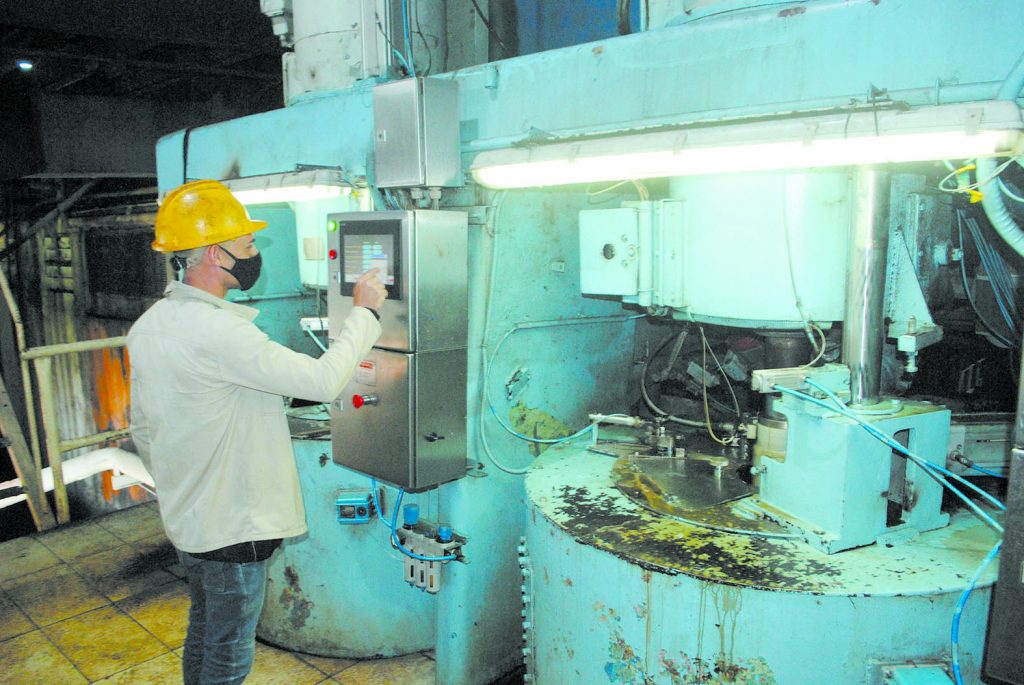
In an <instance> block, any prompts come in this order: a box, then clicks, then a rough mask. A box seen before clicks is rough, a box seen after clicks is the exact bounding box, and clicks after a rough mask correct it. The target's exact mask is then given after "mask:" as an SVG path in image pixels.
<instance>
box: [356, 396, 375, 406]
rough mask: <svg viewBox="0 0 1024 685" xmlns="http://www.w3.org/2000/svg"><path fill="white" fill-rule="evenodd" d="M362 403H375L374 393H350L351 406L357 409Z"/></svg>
mask: <svg viewBox="0 0 1024 685" xmlns="http://www.w3.org/2000/svg"><path fill="white" fill-rule="evenodd" d="M364 404H377V396H376V395H352V406H353V407H355V408H356V409H359V408H360V407H362V406H363V405H364Z"/></svg>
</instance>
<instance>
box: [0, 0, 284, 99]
mask: <svg viewBox="0 0 1024 685" xmlns="http://www.w3.org/2000/svg"><path fill="white" fill-rule="evenodd" d="M280 57H281V47H280V45H279V43H278V40H277V38H276V37H275V36H274V35H273V33H272V31H271V28H270V20H269V19H267V18H266V17H265V16H264V15H263V14H262V13H261V12H260V6H259V1H258V0H160V1H156V0H121V1H115V0H0V60H2V61H0V65H2V66H0V73H2V78H0V89H2V90H10V89H13V88H16V89H17V90H19V91H20V90H21V89H22V88H23V87H26V86H27V87H29V88H31V89H34V90H41V91H44V92H48V93H67V94H75V95H105V96H112V95H119V96H129V97H139V98H147V99H164V98H173V99H178V100H180V99H182V98H184V99H203V98H207V97H210V96H211V95H212V94H214V93H217V92H223V91H228V92H232V91H235V90H237V89H245V90H246V91H247V92H249V93H250V94H251V93H253V91H266V92H267V93H268V97H269V98H271V99H272V102H274V103H279V102H280V93H281V86H280V83H281V76H280V70H281V61H280ZM19 60H29V61H31V62H32V65H33V68H32V69H31V71H27V72H24V71H21V70H20V69H18V67H17V62H18V61H19Z"/></svg>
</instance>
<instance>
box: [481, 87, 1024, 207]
mask: <svg viewBox="0 0 1024 685" xmlns="http://www.w3.org/2000/svg"><path fill="white" fill-rule="evenodd" d="M1022 129H1024V123H1022V118H1021V110H1020V108H1019V107H1018V106H1017V105H1016V104H1015V103H1013V102H994V101H993V102H983V103H971V104H964V105H939V106H934V107H925V108H920V109H915V110H911V111H902V112H901V111H880V112H856V113H848V114H830V115H825V116H818V117H805V118H790V119H776V120H770V121H758V122H752V123H740V124H721V125H718V126H704V127H699V128H688V129H678V130H672V131H658V132H654V133H647V134H630V135H623V136H617V137H606V138H599V139H598V138H595V139H586V140H580V141H576V142H569V143H556V144H552V145H540V146H536V147H531V148H511V149H505V150H493V151H488V152H483V153H481V154H480V155H478V156H477V158H476V159H475V160H474V162H473V166H472V173H473V178H474V179H475V180H476V181H477V183H480V184H481V185H484V186H487V187H489V188H531V187H541V186H552V185H566V184H571V183H589V182H595V181H617V180H622V179H641V178H659V177H665V176H687V175H695V174H720V173H730V172H743V171H766V170H772V169H806V168H812V167H830V166H851V165H868V164H887V163H899V162H920V161H937V160H944V159H969V158H974V157H982V156H1005V155H1015V154H1020V153H1021V152H1024V149H1022V147H1024V135H1022Z"/></svg>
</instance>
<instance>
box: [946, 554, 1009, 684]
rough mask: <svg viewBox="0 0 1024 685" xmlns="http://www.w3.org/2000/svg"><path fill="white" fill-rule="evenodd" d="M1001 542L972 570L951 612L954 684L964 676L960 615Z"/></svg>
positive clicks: (950, 639)
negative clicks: (972, 573)
mask: <svg viewBox="0 0 1024 685" xmlns="http://www.w3.org/2000/svg"><path fill="white" fill-rule="evenodd" d="M1002 544H1003V542H1002V540H1000V541H999V542H997V543H996V546H995V547H993V548H992V551H991V552H989V553H988V555H987V556H986V557H985V558H984V559H983V560H982V562H981V564H980V565H979V566H978V570H976V571H975V572H974V575H973V576H972V577H971V582H970V583H968V584H967V589H966V590H964V592H963V594H962V595H960V601H959V602H957V603H956V610H955V611H954V612H953V624H952V626H951V627H950V629H949V641H950V645H951V652H952V654H953V676H954V677H955V678H956V685H964V678H963V676H962V675H961V674H960V615H961V614H962V613H963V611H964V606H965V605H966V604H967V598H968V597H970V596H971V592H972V591H973V590H974V586H975V585H977V584H978V579H979V578H980V577H981V574H982V573H983V572H984V571H985V569H986V568H987V567H988V565H989V564H990V563H992V560H993V559H995V558H996V555H998V554H999V548H1000V547H1001V546H1002Z"/></svg>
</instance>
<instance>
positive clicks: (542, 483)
mask: <svg viewBox="0 0 1024 685" xmlns="http://www.w3.org/2000/svg"><path fill="white" fill-rule="evenodd" d="M610 468H611V460H602V459H600V458H599V457H598V456H597V455H594V454H591V453H587V452H586V451H584V449H582V448H578V447H577V448H571V447H570V448H564V447H559V448H553V449H550V450H548V451H547V452H545V453H544V454H543V455H542V456H541V457H540V458H539V459H538V460H537V462H536V464H535V467H534V469H532V470H531V472H530V474H529V475H528V476H527V492H528V495H529V499H530V508H531V512H530V516H529V517H528V521H529V523H528V528H527V544H526V550H527V556H526V558H527V560H528V561H527V566H528V569H529V571H530V573H529V574H528V576H527V577H528V578H532V582H531V583H530V584H529V585H528V587H529V589H530V591H531V593H532V594H531V597H530V599H531V601H530V602H529V603H528V604H529V607H530V608H529V613H530V619H532V621H531V625H530V629H529V630H528V631H527V636H528V640H529V644H528V645H527V646H528V647H529V648H530V649H531V652H530V654H532V661H531V662H530V665H531V667H532V668H533V670H534V674H535V682H540V683H597V682H609V681H610V682H621V683H641V682H643V683H658V684H664V685H682V684H686V685H696V684H698V683H700V684H704V683H745V684H747V685H768V684H771V685H806V684H807V683H829V684H834V685H861V684H863V683H881V682H884V680H882V679H881V678H882V673H881V672H882V669H883V668H884V667H885V665H886V664H900V663H905V662H907V661H911V660H912V661H914V662H915V663H918V664H924V663H936V664H948V662H949V658H950V652H949V628H950V621H951V620H952V617H953V611H954V609H955V607H956V604H957V600H958V599H959V596H960V593H961V592H962V591H963V588H964V584H965V582H966V579H967V578H969V577H970V576H971V574H972V573H973V571H974V568H975V567H976V566H977V564H978V563H979V562H980V560H981V559H982V557H984V556H985V553H986V552H987V548H989V547H990V546H991V545H992V544H994V536H993V535H992V534H991V533H990V532H989V531H988V530H987V529H985V528H984V527H983V526H981V525H979V524H977V523H976V521H975V520H974V519H973V518H972V517H970V516H962V517H959V518H955V520H954V523H952V524H951V525H950V526H949V527H948V528H946V529H943V530H940V531H935V532H932V533H928V534H925V535H922V536H921V537H920V538H918V539H917V540H916V541H910V542H906V543H903V544H900V545H896V546H885V545H872V546H869V547H865V548H861V549H857V550H851V551H847V552H843V553H841V554H836V555H831V556H828V555H824V554H821V553H818V552H816V551H814V550H812V549H811V548H809V547H807V546H806V545H804V544H802V543H798V542H794V541H788V540H774V541H773V540H766V539H758V538H753V537H749V536H743V535H738V534H730V533H722V532H717V531H713V530H709V529H706V528H700V527H697V526H694V525H690V524H686V523H682V522H679V521H675V520H673V519H670V518H666V517H660V516H657V515H656V514H653V513H651V512H649V511H647V510H645V509H642V508H640V507H638V506H637V505H636V504H634V503H633V502H631V501H629V500H627V499H626V498H625V497H624V496H622V495H621V494H619V493H618V492H617V491H616V490H615V489H614V488H613V487H611V485H610V483H611V479H610V478H609V477H608V474H609V470H610ZM993 575H994V574H993V572H992V570H991V569H990V570H989V571H988V572H986V573H985V575H984V577H983V578H982V583H981V586H980V587H979V588H978V589H977V590H976V591H975V594H974V595H972V597H971V601H970V603H969V604H968V606H967V608H966V610H965V611H964V613H963V616H962V620H961V624H960V650H959V653H960V663H961V667H962V669H963V673H964V677H965V682H968V683H978V682H980V681H979V676H978V673H979V668H980V664H981V655H982V646H983V644H982V643H983V638H984V633H985V623H986V617H987V613H988V603H989V598H990V593H991V587H990V585H991V583H992V580H993ZM569 616H571V617H572V620H566V617H569Z"/></svg>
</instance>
